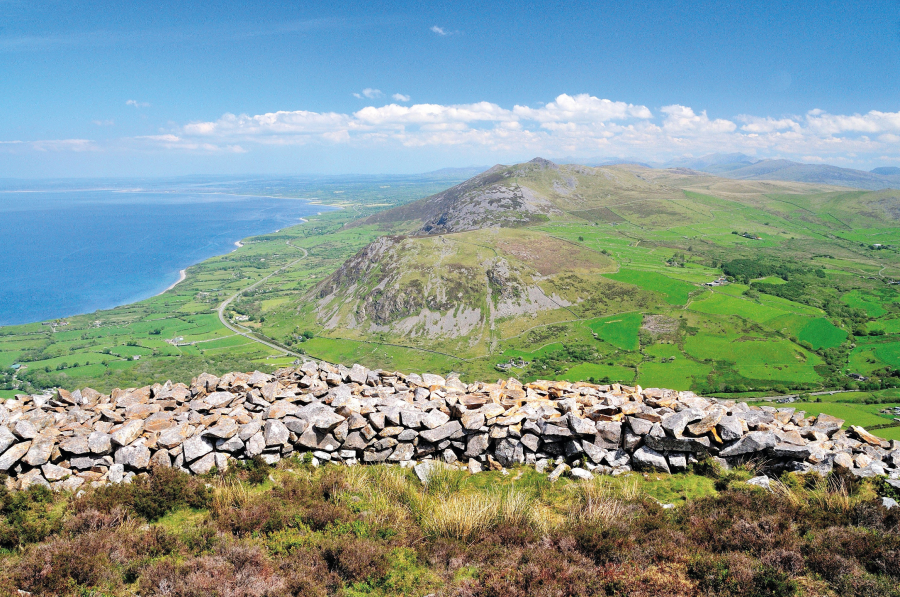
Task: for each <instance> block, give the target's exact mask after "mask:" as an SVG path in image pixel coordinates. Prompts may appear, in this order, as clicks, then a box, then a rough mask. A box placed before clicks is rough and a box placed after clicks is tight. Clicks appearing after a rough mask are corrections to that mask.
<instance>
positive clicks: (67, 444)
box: [44, 435, 91, 481]
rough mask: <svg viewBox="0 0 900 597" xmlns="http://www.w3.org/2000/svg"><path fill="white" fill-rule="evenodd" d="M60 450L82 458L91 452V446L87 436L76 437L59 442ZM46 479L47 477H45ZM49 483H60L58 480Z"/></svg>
mask: <svg viewBox="0 0 900 597" xmlns="http://www.w3.org/2000/svg"><path fill="white" fill-rule="evenodd" d="M59 449H60V450H62V451H63V452H66V453H67V454H74V455H76V456H81V455H82V454H87V453H89V452H90V451H91V448H90V446H88V438H87V436H85V435H76V436H74V437H67V438H65V439H63V440H62V441H61V442H59ZM44 476H45V477H46V475H44ZM48 480H49V481H58V479H48Z"/></svg>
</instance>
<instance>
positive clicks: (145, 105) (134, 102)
mask: <svg viewBox="0 0 900 597" xmlns="http://www.w3.org/2000/svg"><path fill="white" fill-rule="evenodd" d="M125 105H126V106H134V107H135V108H149V107H150V103H149V102H139V101H137V100H133V99H130V100H127V101H126V102H125Z"/></svg>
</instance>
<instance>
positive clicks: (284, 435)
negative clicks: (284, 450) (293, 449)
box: [263, 419, 291, 447]
mask: <svg viewBox="0 0 900 597" xmlns="http://www.w3.org/2000/svg"><path fill="white" fill-rule="evenodd" d="M290 435H291V432H290V431H288V428H287V427H285V425H284V423H282V422H281V421H279V420H278V419H268V420H267V421H266V424H265V426H264V427H263V437H264V438H265V440H266V446H267V447H270V446H284V445H286V444H287V443H288V439H289V438H290Z"/></svg>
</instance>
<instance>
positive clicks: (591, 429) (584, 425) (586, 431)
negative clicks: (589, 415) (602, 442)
mask: <svg viewBox="0 0 900 597" xmlns="http://www.w3.org/2000/svg"><path fill="white" fill-rule="evenodd" d="M568 418H569V429H570V430H571V431H572V433H574V434H576V435H594V434H596V433H597V427H596V426H595V425H594V422H593V421H591V420H590V419H582V418H581V417H577V416H575V415H574V414H571V413H570V414H569V415H568Z"/></svg>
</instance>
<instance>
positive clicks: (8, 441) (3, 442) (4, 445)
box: [0, 407, 18, 454]
mask: <svg viewBox="0 0 900 597" xmlns="http://www.w3.org/2000/svg"><path fill="white" fill-rule="evenodd" d="M0 408H2V407H0ZM16 441H18V440H17V439H16V436H15V435H13V433H12V431H10V430H9V428H7V427H6V425H0V454H2V453H3V452H6V450H7V449H8V448H9V447H10V446H11V445H13V444H14V443H16Z"/></svg>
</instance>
